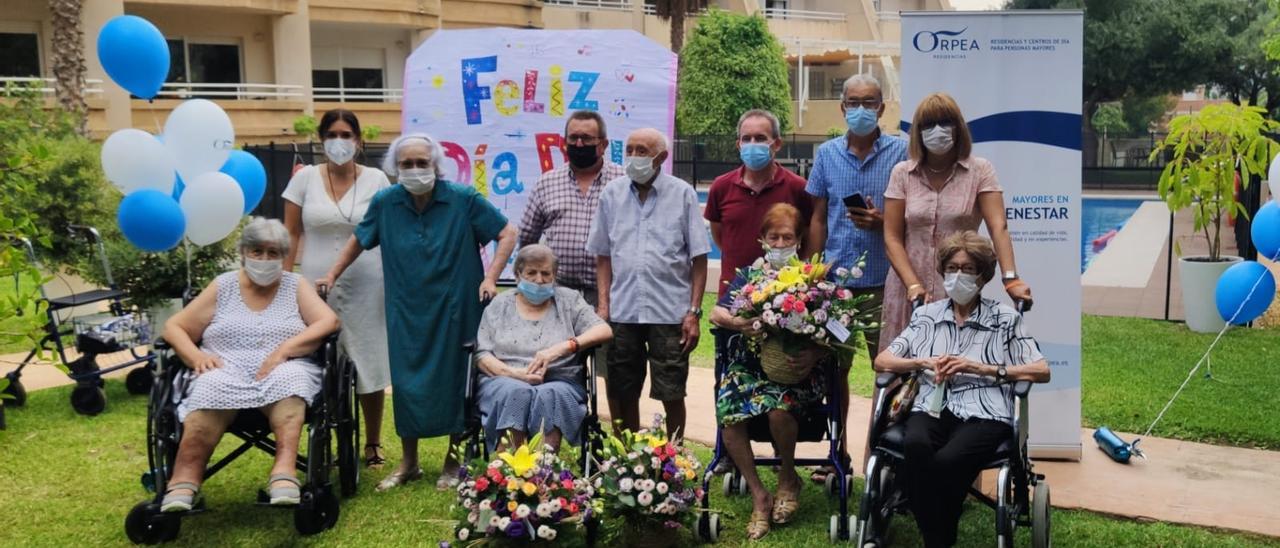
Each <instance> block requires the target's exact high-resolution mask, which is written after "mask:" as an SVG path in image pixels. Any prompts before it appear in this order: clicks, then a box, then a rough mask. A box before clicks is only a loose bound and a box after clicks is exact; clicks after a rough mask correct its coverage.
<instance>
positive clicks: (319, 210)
mask: <svg viewBox="0 0 1280 548" xmlns="http://www.w3.org/2000/svg"><path fill="white" fill-rule="evenodd" d="M319 133H320V139H321V140H322V141H323V142H324V153H325V157H326V158H327V159H328V161H326V162H325V163H323V164H320V165H316V166H308V167H306V168H303V169H301V170H299V171H298V173H296V174H295V175H294V176H293V179H291V180H290V181H289V186H288V187H287V188H285V191H284V194H283V197H284V199H285V205H284V225H285V227H286V228H288V229H289V239H290V244H291V245H290V247H289V250H290V251H289V255H288V257H285V260H284V269H285V271H288V272H292V271H293V267H294V265H295V264H297V263H301V264H302V275H303V277H305V278H306V279H308V280H310V281H312V282H315V281H316V280H317V279H319V278H320V277H322V276H324V275H325V273H327V272H328V271H329V267H330V266H332V265H333V263H334V262H335V261H336V260H337V258H338V252H339V251H341V250H342V246H344V245H346V243H347V240H349V239H351V234H352V232H353V231H354V230H355V227H356V223H359V222H360V219H363V218H364V214H365V211H367V210H368V209H369V202H370V201H371V200H373V196H374V195H375V194H377V193H378V191H380V190H382V189H384V188H387V187H389V186H391V183H390V182H388V181H387V176H386V175H385V174H384V173H383V172H382V171H380V170H378V169H377V168H372V167H366V166H362V165H359V164H357V163H356V162H355V156H356V153H357V152H358V151H359V150H360V149H361V148H363V146H364V142H363V141H362V140H361V138H360V120H358V119H357V118H356V115H355V114H353V113H352V112H351V111H349V110H344V109H334V110H330V111H329V112H326V113H324V116H322V117H321V118H320V131H319ZM327 300H328V302H329V306H331V307H333V309H334V311H336V312H337V313H338V317H339V318H341V319H342V322H343V323H344V324H346V325H347V328H346V329H344V330H343V331H342V335H341V340H340V341H338V344H339V345H340V347H341V349H342V351H343V353H345V354H346V355H347V356H348V357H350V358H351V361H352V362H353V363H355V366H356V392H357V393H358V394H360V407H361V412H362V413H361V414H363V415H364V432H365V446H364V460H365V465H366V466H368V467H370V468H375V469H376V468H381V467H382V465H383V463H384V462H386V457H385V455H384V454H383V452H382V409H383V406H384V402H385V399H386V388H387V386H389V385H390V384H391V370H390V366H389V365H388V361H387V326H386V313H385V312H384V310H383V295H382V254H381V252H380V251H379V250H377V249H374V250H371V251H370V252H369V253H365V254H363V255H361V257H360V259H359V260H357V261H356V262H355V264H353V265H352V266H351V268H350V269H349V270H348V271H347V275H346V276H344V277H343V279H342V283H340V284H337V285H336V286H335V287H334V288H333V292H332V294H330V295H327Z"/></svg>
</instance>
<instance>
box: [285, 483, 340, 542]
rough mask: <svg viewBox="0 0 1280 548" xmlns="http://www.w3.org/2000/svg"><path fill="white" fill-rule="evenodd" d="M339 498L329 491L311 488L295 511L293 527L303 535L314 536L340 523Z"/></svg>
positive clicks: (307, 490)
mask: <svg viewBox="0 0 1280 548" xmlns="http://www.w3.org/2000/svg"><path fill="white" fill-rule="evenodd" d="M338 514H339V508H338V497H337V496H336V495H334V494H333V492H332V491H330V490H328V489H316V488H309V489H306V490H305V491H303V493H302V501H301V502H299V503H298V507H297V508H295V509H294V511H293V527H294V528H295V529H297V530H298V533H300V534H302V535H314V534H316V533H320V532H323V531H327V530H329V529H331V528H333V526H334V525H336V524H337V523H338Z"/></svg>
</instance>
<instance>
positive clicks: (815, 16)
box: [764, 8, 845, 21]
mask: <svg viewBox="0 0 1280 548" xmlns="http://www.w3.org/2000/svg"><path fill="white" fill-rule="evenodd" d="M764 16H765V18H766V19H787V20H799V21H844V20H845V14H843V13H839V12H834V11H809V10H793V9H787V8H765V9H764Z"/></svg>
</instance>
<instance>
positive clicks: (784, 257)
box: [764, 245, 797, 268]
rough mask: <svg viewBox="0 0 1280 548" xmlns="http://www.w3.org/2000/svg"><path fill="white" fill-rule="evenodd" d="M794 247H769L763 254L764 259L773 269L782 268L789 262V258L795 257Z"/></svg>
mask: <svg viewBox="0 0 1280 548" xmlns="http://www.w3.org/2000/svg"><path fill="white" fill-rule="evenodd" d="M796 247H797V246H794V245H793V246H791V247H771V248H769V249H768V250H767V251H765V252H764V259H765V260H766V261H769V264H771V265H773V267H774V268H782V267H784V266H787V263H788V262H791V258H792V257H795V256H796Z"/></svg>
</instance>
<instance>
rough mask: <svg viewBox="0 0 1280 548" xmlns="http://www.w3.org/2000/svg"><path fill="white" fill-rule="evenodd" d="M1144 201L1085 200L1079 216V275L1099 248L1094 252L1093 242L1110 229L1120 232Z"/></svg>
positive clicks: (1086, 267)
mask: <svg viewBox="0 0 1280 548" xmlns="http://www.w3.org/2000/svg"><path fill="white" fill-rule="evenodd" d="M1144 201H1146V200H1134V199H1111V198H1085V199H1084V200H1082V201H1081V209H1082V210H1083V211H1082V212H1081V214H1080V223H1081V229H1080V273H1081V274H1084V271H1085V270H1086V269H1088V268H1089V262H1090V261H1092V260H1093V258H1094V256H1096V255H1097V254H1098V253H1099V252H1101V251H1102V249H1101V248H1099V249H1098V250H1096V251H1095V250H1094V248H1093V241H1094V240H1095V239H1097V238H1098V237H1100V236H1102V235H1104V234H1106V233H1107V232H1109V231H1111V230H1112V229H1115V230H1117V231H1118V230H1120V228H1122V227H1123V226H1124V224H1125V222H1127V221H1128V220H1129V217H1131V216H1133V212H1135V211H1137V210H1138V207H1139V206H1141V205H1142V202H1144Z"/></svg>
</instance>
